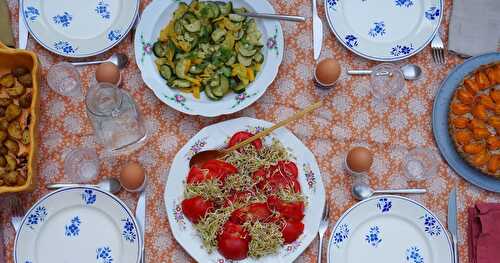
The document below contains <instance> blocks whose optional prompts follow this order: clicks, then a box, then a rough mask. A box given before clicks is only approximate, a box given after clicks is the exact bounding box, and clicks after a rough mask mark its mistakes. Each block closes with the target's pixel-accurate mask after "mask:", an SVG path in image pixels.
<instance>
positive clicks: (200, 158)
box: [189, 101, 322, 167]
mask: <svg viewBox="0 0 500 263" xmlns="http://www.w3.org/2000/svg"><path fill="white" fill-rule="evenodd" d="M321 105H322V102H321V101H319V102H316V103H314V104H312V105H309V106H308V107H306V108H305V109H303V110H301V111H299V112H296V113H295V114H294V115H293V116H292V117H290V118H288V119H286V120H283V121H280V122H278V123H277V124H275V125H273V126H272V127H270V128H267V129H264V130H263V131H261V132H259V133H257V134H255V135H254V136H252V137H250V138H248V139H246V140H244V141H242V142H240V143H237V144H235V145H234V146H232V147H229V148H227V149H215V150H206V151H201V152H199V153H196V154H195V155H193V157H191V160H189V167H193V166H197V167H200V166H201V165H203V164H204V163H205V162H207V161H209V160H214V159H220V158H222V157H224V156H226V155H227V154H228V153H230V152H232V151H234V150H237V149H239V148H241V147H244V146H246V145H248V144H250V143H251V142H253V141H255V140H257V139H260V138H263V137H265V136H267V135H269V134H270V133H271V132H273V131H274V130H276V129H278V128H281V127H283V126H286V125H288V124H289V123H291V122H293V121H295V120H298V119H300V118H302V117H304V116H305V115H306V114H308V113H310V112H312V111H314V110H315V109H317V108H319V107H321Z"/></svg>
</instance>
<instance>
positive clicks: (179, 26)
mask: <svg viewBox="0 0 500 263" xmlns="http://www.w3.org/2000/svg"><path fill="white" fill-rule="evenodd" d="M174 31H175V33H176V34H177V35H182V34H183V33H184V26H182V22H181V21H180V20H177V21H176V22H175V24H174Z"/></svg>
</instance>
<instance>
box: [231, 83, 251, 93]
mask: <svg viewBox="0 0 500 263" xmlns="http://www.w3.org/2000/svg"><path fill="white" fill-rule="evenodd" d="M231 88H232V89H233V91H234V92H235V93H238V94H240V93H243V92H245V90H246V88H247V87H246V86H245V84H243V83H239V84H238V85H236V86H234V87H231Z"/></svg>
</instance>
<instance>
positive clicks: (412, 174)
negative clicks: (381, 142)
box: [403, 147, 437, 181]
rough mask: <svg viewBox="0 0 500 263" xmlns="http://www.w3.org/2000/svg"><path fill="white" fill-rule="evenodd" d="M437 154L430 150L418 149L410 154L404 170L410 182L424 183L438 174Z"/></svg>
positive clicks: (404, 163)
mask: <svg viewBox="0 0 500 263" xmlns="http://www.w3.org/2000/svg"><path fill="white" fill-rule="evenodd" d="M436 159H437V158H436V156H435V154H434V153H433V152H432V151H431V150H430V149H428V148H421V147H417V148H415V149H413V150H411V151H409V152H408V154H407V155H406V157H405V159H404V161H403V168H404V172H405V176H406V177H407V178H408V180H410V181H422V180H425V179H426V178H428V177H432V176H434V175H435V174H436V173H437V161H436Z"/></svg>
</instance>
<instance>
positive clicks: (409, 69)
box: [347, 64, 422, 80]
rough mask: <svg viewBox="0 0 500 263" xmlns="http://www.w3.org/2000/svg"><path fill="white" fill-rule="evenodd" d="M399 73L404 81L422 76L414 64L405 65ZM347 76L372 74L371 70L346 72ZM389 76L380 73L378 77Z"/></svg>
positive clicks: (420, 70)
mask: <svg viewBox="0 0 500 263" xmlns="http://www.w3.org/2000/svg"><path fill="white" fill-rule="evenodd" d="M401 72H403V76H404V78H405V79H406V80H416V79H418V78H420V76H421V75H422V69H421V68H420V67H419V66H418V65H415V64H406V65H404V66H402V67H401ZM347 74H349V75H369V74H372V70H359V69H356V70H348V71H347ZM387 74H390V73H389V72H380V73H378V75H379V76H383V75H387Z"/></svg>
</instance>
